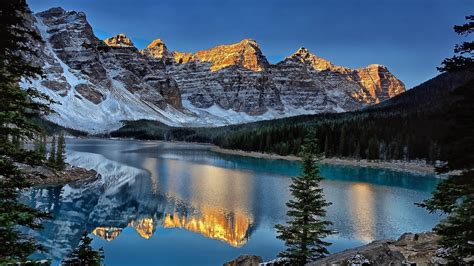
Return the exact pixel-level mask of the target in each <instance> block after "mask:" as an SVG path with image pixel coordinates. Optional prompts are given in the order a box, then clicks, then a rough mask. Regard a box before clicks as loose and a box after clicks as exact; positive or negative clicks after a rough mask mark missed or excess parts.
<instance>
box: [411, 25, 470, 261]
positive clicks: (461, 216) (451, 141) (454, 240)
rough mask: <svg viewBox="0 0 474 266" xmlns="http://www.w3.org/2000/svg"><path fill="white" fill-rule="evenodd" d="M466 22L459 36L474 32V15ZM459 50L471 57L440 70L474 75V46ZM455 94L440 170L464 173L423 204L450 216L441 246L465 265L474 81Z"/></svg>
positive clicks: (441, 232)
mask: <svg viewBox="0 0 474 266" xmlns="http://www.w3.org/2000/svg"><path fill="white" fill-rule="evenodd" d="M466 19H467V20H468V22H467V23H466V24H464V25H461V26H455V27H454V29H455V31H456V32H457V33H459V34H463V35H468V34H470V33H472V32H474V16H468V17H466ZM455 51H456V52H457V53H460V54H462V55H468V56H469V57H464V58H460V57H456V56H455V57H453V58H449V59H446V60H445V61H444V62H443V65H444V66H443V67H442V68H440V69H441V70H443V71H448V72H450V71H471V72H474V68H473V59H472V55H473V53H474V43H473V42H464V43H463V44H460V45H457V46H456V49H455ZM455 93H456V95H458V96H462V97H459V99H460V100H458V101H454V102H452V103H451V105H450V107H449V108H448V110H447V112H446V115H445V116H446V119H449V120H450V121H451V125H452V126H451V128H450V129H449V130H450V133H449V134H448V135H447V137H446V139H445V142H446V143H447V144H448V147H449V149H447V150H445V151H444V152H445V153H446V154H447V156H448V164H447V165H446V166H444V167H440V168H438V169H437V170H438V172H440V173H446V172H449V171H452V170H461V173H460V174H459V175H451V176H449V177H448V179H446V180H444V181H443V182H441V183H440V184H439V185H438V186H437V188H436V190H435V191H434V192H433V196H432V198H431V199H428V200H425V201H424V202H423V203H422V204H419V205H420V206H422V207H424V208H426V209H427V210H428V211H429V212H437V211H441V212H444V213H446V214H448V217H447V218H446V219H445V220H443V221H442V222H441V223H440V224H438V225H437V226H436V227H435V228H434V231H435V232H436V233H437V234H439V235H440V236H441V240H440V245H441V246H443V247H445V248H449V249H450V250H452V253H453V256H452V257H451V259H452V260H454V261H456V262H457V263H462V259H463V258H466V257H469V256H473V255H474V104H473V103H474V81H471V82H469V83H467V84H466V85H465V86H462V87H460V88H458V89H456V91H455Z"/></svg>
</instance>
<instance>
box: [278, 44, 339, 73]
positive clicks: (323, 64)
mask: <svg viewBox="0 0 474 266" xmlns="http://www.w3.org/2000/svg"><path fill="white" fill-rule="evenodd" d="M287 59H289V60H297V61H299V62H301V63H304V64H308V65H310V66H311V67H312V68H313V69H314V70H316V71H324V70H329V71H338V72H346V68H344V67H340V66H336V65H334V64H333V63H331V62H330V61H328V60H326V59H324V58H321V57H319V56H317V55H315V54H313V53H311V52H310V51H309V50H308V49H307V48H304V47H301V48H299V49H298V50H297V51H296V52H294V53H293V54H292V55H290V56H289V57H287Z"/></svg>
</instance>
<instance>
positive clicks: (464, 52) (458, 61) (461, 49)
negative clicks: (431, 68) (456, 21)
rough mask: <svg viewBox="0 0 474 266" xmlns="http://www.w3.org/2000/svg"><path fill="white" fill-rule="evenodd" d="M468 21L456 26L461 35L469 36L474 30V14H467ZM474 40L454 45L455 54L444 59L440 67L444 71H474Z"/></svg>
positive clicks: (455, 28) (455, 29) (456, 30)
mask: <svg viewBox="0 0 474 266" xmlns="http://www.w3.org/2000/svg"><path fill="white" fill-rule="evenodd" d="M466 20H467V22H466V23H465V24H463V25H456V26H454V31H455V32H456V33H457V34H459V35H461V36H468V35H469V34H471V33H473V32H474V15H471V16H466ZM473 48H474V41H466V42H463V43H461V44H458V45H456V46H455V47H454V53H455V54H456V55H454V56H453V57H451V58H446V59H444V61H443V63H442V66H441V67H439V68H438V69H439V70H440V71H442V72H446V71H447V72H454V71H466V70H467V71H474V53H473V50H474V49H473Z"/></svg>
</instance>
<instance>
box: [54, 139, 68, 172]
mask: <svg viewBox="0 0 474 266" xmlns="http://www.w3.org/2000/svg"><path fill="white" fill-rule="evenodd" d="M65 160H66V142H65V140H64V133H61V134H59V137H58V147H57V149H56V168H57V169H59V170H64V168H65V167H66V161H65Z"/></svg>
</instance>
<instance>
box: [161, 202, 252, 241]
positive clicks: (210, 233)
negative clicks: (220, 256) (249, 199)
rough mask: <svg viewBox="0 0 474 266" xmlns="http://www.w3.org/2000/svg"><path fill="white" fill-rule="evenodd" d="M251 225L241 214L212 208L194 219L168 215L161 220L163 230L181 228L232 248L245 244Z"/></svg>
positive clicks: (174, 214) (245, 216) (247, 218)
mask: <svg viewBox="0 0 474 266" xmlns="http://www.w3.org/2000/svg"><path fill="white" fill-rule="evenodd" d="M251 224H252V221H251V219H250V218H249V217H248V216H247V215H245V214H243V213H235V214H225V213H224V212H222V211H221V210H219V209H213V208H207V209H204V210H203V211H202V215H200V216H196V217H185V216H180V214H178V213H173V214H169V213H168V214H166V215H165V219H164V220H163V227H164V228H183V229H186V230H189V231H191V232H196V233H199V234H202V235H204V236H206V237H208V238H212V239H218V240H222V241H225V242H227V243H228V244H230V245H231V246H234V247H241V246H243V245H244V244H245V243H247V237H248V230H249V229H250V227H251Z"/></svg>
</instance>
